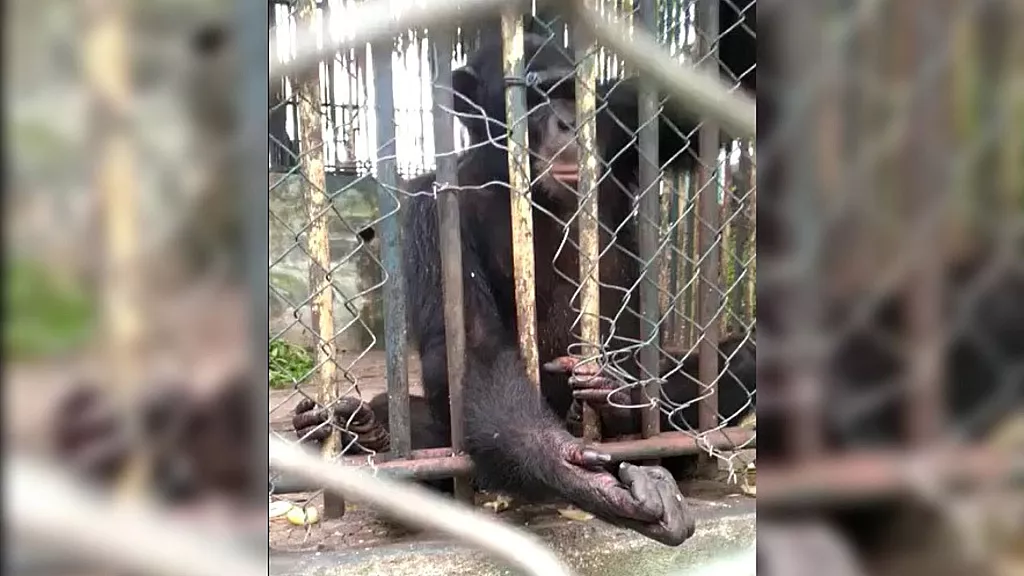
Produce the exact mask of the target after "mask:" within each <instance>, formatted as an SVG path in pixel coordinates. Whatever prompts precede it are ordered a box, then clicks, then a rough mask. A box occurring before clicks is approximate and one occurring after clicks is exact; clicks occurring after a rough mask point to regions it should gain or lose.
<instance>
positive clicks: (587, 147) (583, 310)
mask: <svg viewBox="0 0 1024 576" xmlns="http://www.w3.org/2000/svg"><path fill="white" fill-rule="evenodd" d="M572 42H573V44H574V49H575V52H576V62H577V63H578V64H577V68H576V126H577V130H578V132H577V135H576V138H577V141H578V146H579V149H580V153H579V184H578V185H577V186H578V190H579V198H580V210H579V216H578V218H577V228H578V229H579V258H578V259H579V269H580V276H579V278H580V291H579V302H580V341H581V344H582V345H583V346H582V348H583V349H582V350H581V351H580V355H581V356H583V357H584V358H593V359H592V360H590V361H589V362H596V361H597V359H598V358H599V357H600V353H601V347H600V344H601V286H600V276H601V273H600V270H601V266H600V262H599V259H600V256H601V243H600V242H601V229H600V226H599V220H598V218H599V214H600V212H599V207H598V196H599V182H598V180H599V177H600V168H599V164H598V162H599V158H598V155H597V65H596V64H597V62H596V60H597V57H596V53H597V44H596V43H595V42H594V39H593V36H592V35H591V34H589V33H588V32H587V31H586V30H579V29H577V30H574V31H573V34H572ZM583 364H584V363H582V362H581V363H580V365H583ZM580 402H582V408H583V414H582V420H583V438H584V439H585V440H589V441H598V440H600V439H601V423H600V420H599V418H598V415H597V411H596V410H595V409H594V407H593V406H592V405H591V404H590V403H589V402H587V401H585V400H580Z"/></svg>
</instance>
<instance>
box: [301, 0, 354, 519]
mask: <svg viewBox="0 0 1024 576" xmlns="http://www.w3.org/2000/svg"><path fill="white" fill-rule="evenodd" d="M316 6H317V3H316V0H303V1H302V2H300V3H298V5H297V8H296V21H297V25H298V29H299V30H300V31H301V32H300V33H301V34H308V35H309V36H308V37H307V38H315V37H316V29H315V28H314V26H315V23H316V19H315V14H316ZM296 76H297V78H296V82H295V93H296V96H297V98H298V102H299V113H298V117H299V125H300V131H299V134H300V142H301V146H300V149H301V151H302V154H301V156H300V160H299V161H300V167H301V168H300V169H301V171H302V173H303V175H304V176H305V177H306V186H305V187H304V188H305V193H306V194H305V196H306V216H307V217H308V218H309V229H308V230H307V232H306V252H307V253H308V254H309V257H310V262H309V289H310V316H311V317H312V319H313V325H314V334H316V336H317V337H318V338H319V340H320V342H319V345H318V346H317V354H316V362H317V366H318V367H319V370H318V376H319V382H318V384H319V386H318V388H317V402H318V403H319V404H320V405H321V406H323V407H325V408H327V409H330V408H331V407H332V406H333V405H334V404H335V403H337V401H338V396H339V394H338V385H337V382H336V381H335V373H336V372H337V365H336V364H335V345H334V288H333V286H332V284H331V280H330V274H329V273H328V271H329V270H330V269H331V243H330V237H329V235H328V214H329V213H330V210H329V206H330V197H329V196H328V194H327V182H326V175H325V173H324V157H323V154H324V150H323V144H324V142H323V133H322V129H321V126H320V114H321V112H322V111H323V108H322V107H321V104H320V64H319V63H318V64H317V65H315V66H310V67H309V68H308V69H306V70H302V71H301V72H300V73H298V74H296ZM341 444H342V443H341V435H340V434H339V433H338V431H337V430H333V429H332V430H331V435H330V436H329V437H328V438H327V439H326V440H325V441H324V443H323V447H322V454H323V458H324V459H325V460H334V459H335V458H337V457H338V456H339V455H340V453H341ZM344 513H345V504H344V502H343V501H342V500H341V499H340V497H338V496H337V495H335V494H330V493H326V494H324V516H325V517H327V518H339V517H341V516H342V515H344Z"/></svg>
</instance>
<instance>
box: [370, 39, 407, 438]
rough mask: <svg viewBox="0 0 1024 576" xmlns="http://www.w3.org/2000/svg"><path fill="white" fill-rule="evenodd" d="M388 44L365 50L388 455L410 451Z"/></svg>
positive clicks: (389, 44)
mask: <svg viewBox="0 0 1024 576" xmlns="http://www.w3.org/2000/svg"><path fill="white" fill-rule="evenodd" d="M391 47H392V43H391V41H390V40H389V41H387V42H379V43H377V44H374V45H373V47H372V48H371V50H372V52H373V81H374V87H375V99H376V108H377V203H378V206H379V208H380V215H381V222H380V224H379V225H378V228H379V230H380V236H381V239H380V242H381V248H380V253H381V263H382V264H383V265H384V274H385V277H386V278H387V281H386V282H385V283H384V351H385V355H386V360H385V362H386V371H387V382H388V432H389V434H390V438H391V453H392V454H393V455H395V456H404V455H405V454H408V453H409V451H410V450H411V449H412V431H411V428H410V426H411V424H410V420H411V417H410V414H409V366H408V351H407V348H406V343H407V342H406V340H407V332H408V327H407V326H406V311H405V274H404V272H403V270H402V239H401V235H402V226H401V221H400V213H399V210H398V209H399V204H398V198H397V197H396V196H395V194H396V193H397V191H398V167H397V166H396V157H397V150H396V142H395V123H394V122H395V95H394V86H393V78H392V75H391Z"/></svg>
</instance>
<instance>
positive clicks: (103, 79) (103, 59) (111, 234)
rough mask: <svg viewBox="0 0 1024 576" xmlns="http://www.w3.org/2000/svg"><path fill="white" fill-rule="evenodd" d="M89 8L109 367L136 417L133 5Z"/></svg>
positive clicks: (137, 481)
mask: <svg viewBox="0 0 1024 576" xmlns="http://www.w3.org/2000/svg"><path fill="white" fill-rule="evenodd" d="M86 6H87V8H86V10H87V13H86V16H87V18H88V19H89V32H88V35H87V37H86V42H85V51H86V53H85V65H86V74H87V78H88V82H89V85H90V88H91V96H92V106H93V108H94V114H93V115H92V118H93V123H92V126H91V129H92V131H93V132H94V133H95V136H94V140H93V141H94V142H98V143H99V149H98V153H97V159H96V169H95V173H94V178H95V180H94V184H95V187H96V192H97V193H98V194H99V195H100V198H101V205H102V207H103V217H104V228H105V232H106V239H105V251H106V261H105V270H104V280H105V286H104V292H103V293H104V303H103V312H104V324H105V326H104V329H105V332H106V337H107V354H108V362H109V363H108V366H109V367H110V368H111V376H112V381H113V384H114V388H115V394H116V395H117V396H118V398H119V401H120V402H121V403H122V405H123V407H124V408H125V409H126V412H125V413H126V414H135V413H137V412H138V411H137V410H135V409H133V405H134V402H135V400H136V398H137V397H138V389H137V388H136V386H138V383H139V376H140V367H139V365H138V352H139V349H138V347H139V342H140V336H141V332H142V329H143V325H142V319H141V317H140V315H141V302H140V301H139V299H140V297H141V296H142V295H141V293H140V286H139V284H138V283H139V278H138V272H137V267H138V266H139V264H140V263H141V262H140V260H139V252H138V250H139V230H138V218H139V214H138V205H137V196H136V190H137V189H138V186H137V182H136V178H137V174H136V167H135V162H136V157H135V150H134V146H133V143H132V134H131V130H132V126H131V120H130V118H131V116H130V113H131V112H130V111H131V106H132V82H131V67H132V65H131V50H130V49H129V47H128V42H129V38H128V36H129V30H128V27H129V23H128V22H129V15H128V6H129V5H128V4H127V3H125V2H123V1H122V0H96V1H95V2H90V3H88V4H87V5H86ZM133 423H134V419H133ZM136 432H138V431H137V430H133V431H132V433H136ZM132 456H133V458H132V461H131V463H130V464H129V466H128V467H127V469H126V471H125V473H124V475H123V476H122V477H121V478H120V481H121V483H120V488H121V490H122V491H123V493H124V495H125V496H127V497H131V496H138V495H139V494H141V493H142V492H143V491H144V490H145V489H146V485H147V483H148V481H149V469H148V468H149V466H148V463H147V460H148V459H147V457H146V455H145V454H143V453H138V454H133V455H132Z"/></svg>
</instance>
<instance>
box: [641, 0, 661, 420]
mask: <svg viewBox="0 0 1024 576" xmlns="http://www.w3.org/2000/svg"><path fill="white" fill-rule="evenodd" d="M638 16H639V18H640V19H641V20H642V23H641V27H643V28H646V29H647V30H648V31H649V32H650V33H651V34H654V35H657V33H658V29H657V26H658V22H657V5H656V1H655V0H640V6H639V14H638ZM639 104H640V105H639V118H638V120H639V124H638V126H641V128H640V133H639V135H638V138H639V145H640V174H639V175H640V178H639V183H638V187H639V191H638V193H639V194H640V218H639V224H640V230H639V232H640V234H639V236H640V238H639V240H640V246H639V248H640V260H641V261H642V262H643V263H644V265H645V270H644V275H643V276H644V277H643V281H642V282H641V283H640V315H641V317H642V320H641V322H640V340H641V341H642V342H643V343H644V344H643V348H642V349H641V350H640V368H641V371H642V372H644V373H645V374H644V376H643V379H644V380H646V381H647V384H645V386H644V390H642V391H640V390H637V392H642V394H639V396H640V398H638V399H637V400H639V401H638V402H636V403H637V404H640V403H642V402H648V401H651V400H654V404H653V405H652V406H651V407H650V408H645V409H644V410H643V412H641V413H640V418H641V429H640V432H641V435H642V436H643V437H644V438H650V437H652V436H655V435H657V434H658V433H659V432H660V431H661V412H660V410H659V404H660V399H661V380H660V377H661V372H660V366H659V361H658V347H659V344H660V339H659V331H658V323H659V318H660V316H661V314H660V310H659V308H660V306H659V302H658V271H659V270H660V266H659V265H658V263H657V256H658V227H659V224H660V222H661V217H660V214H659V212H660V209H661V203H660V201H659V198H658V192H659V190H660V184H661V166H660V160H659V159H660V150H659V149H658V126H659V121H658V116H659V113H658V109H659V108H660V106H659V101H658V91H657V87H656V86H655V85H654V84H652V83H651V82H650V81H647V80H643V81H642V83H641V90H640V103H639ZM645 396H646V398H644V397H645Z"/></svg>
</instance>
